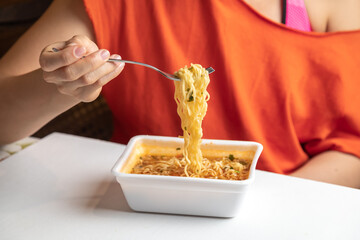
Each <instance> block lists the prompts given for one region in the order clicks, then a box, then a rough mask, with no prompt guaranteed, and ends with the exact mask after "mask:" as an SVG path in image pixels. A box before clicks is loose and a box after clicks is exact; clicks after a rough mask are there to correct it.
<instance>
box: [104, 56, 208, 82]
mask: <svg viewBox="0 0 360 240" xmlns="http://www.w3.org/2000/svg"><path fill="white" fill-rule="evenodd" d="M108 61H109V62H124V63H131V64H137V65H141V66H144V67H148V68H151V69H153V70H155V71H158V72H159V73H160V74H161V75H163V76H164V77H166V78H168V79H171V80H174V81H180V79H179V78H177V77H175V76H174V75H173V74H170V73H166V72H163V71H161V70H160V69H158V68H156V67H154V66H151V65H149V64H146V63H141V62H135V61H130V60H123V59H116V58H109V59H108ZM206 71H208V73H209V74H210V73H213V72H215V70H214V69H213V68H212V67H208V68H206Z"/></svg>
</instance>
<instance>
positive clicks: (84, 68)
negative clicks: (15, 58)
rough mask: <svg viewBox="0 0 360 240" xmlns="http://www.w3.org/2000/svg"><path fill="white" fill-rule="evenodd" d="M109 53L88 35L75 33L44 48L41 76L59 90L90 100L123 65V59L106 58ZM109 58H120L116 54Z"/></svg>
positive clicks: (116, 74) (41, 60) (119, 71)
mask: <svg viewBox="0 0 360 240" xmlns="http://www.w3.org/2000/svg"><path fill="white" fill-rule="evenodd" d="M109 57H110V53H109V51H108V50H105V49H100V50H99V48H98V47H97V45H96V44H95V43H94V42H93V41H91V40H90V39H89V38H87V37H86V36H83V35H78V36H74V37H73V38H71V39H70V40H68V41H66V42H57V43H53V44H50V45H49V46H47V47H46V48H44V49H43V51H42V52H41V55H40V66H41V68H42V70H43V78H44V80H45V81H46V82H48V83H53V84H55V85H56V86H57V89H58V91H59V92H60V93H62V94H65V95H69V96H72V97H74V98H76V99H77V100H79V101H83V102H91V101H93V100H95V99H96V98H97V97H98V96H99V94H100V92H101V89H102V87H103V86H104V85H105V84H106V83H108V82H109V81H110V80H112V79H114V78H115V77H116V76H118V75H119V74H120V73H121V71H122V70H123V68H124V63H118V62H107V60H108V59H109ZM111 58H118V59H121V57H120V56H119V55H112V56H111Z"/></svg>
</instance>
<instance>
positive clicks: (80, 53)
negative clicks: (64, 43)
mask: <svg viewBox="0 0 360 240" xmlns="http://www.w3.org/2000/svg"><path fill="white" fill-rule="evenodd" d="M74 52H75V56H76V57H78V58H81V57H82V56H83V55H84V54H85V52H86V49H85V48H84V47H77V48H75V51H74Z"/></svg>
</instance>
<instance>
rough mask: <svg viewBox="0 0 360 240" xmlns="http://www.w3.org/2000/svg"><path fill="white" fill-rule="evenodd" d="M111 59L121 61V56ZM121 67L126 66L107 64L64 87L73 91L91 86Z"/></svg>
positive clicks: (114, 56) (117, 63)
mask: <svg viewBox="0 0 360 240" xmlns="http://www.w3.org/2000/svg"><path fill="white" fill-rule="evenodd" d="M111 58H116V59H121V57H120V56H119V55H112V56H111ZM119 65H124V64H123V63H120V62H106V63H105V64H103V65H102V66H100V67H98V68H97V69H95V70H94V71H91V72H88V73H86V74H84V75H83V76H81V77H80V78H78V80H76V81H70V82H64V85H66V86H65V87H66V88H67V89H68V90H69V91H73V90H75V89H77V88H79V87H84V86H88V85H91V84H93V83H95V82H96V81H98V80H99V79H100V78H102V77H104V76H105V75H108V74H109V73H111V72H113V71H115V70H116V68H117V67H118V66H119Z"/></svg>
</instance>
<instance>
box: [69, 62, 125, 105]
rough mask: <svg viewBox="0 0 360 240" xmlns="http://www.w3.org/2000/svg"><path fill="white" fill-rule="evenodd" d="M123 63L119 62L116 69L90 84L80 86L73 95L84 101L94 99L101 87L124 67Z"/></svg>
mask: <svg viewBox="0 0 360 240" xmlns="http://www.w3.org/2000/svg"><path fill="white" fill-rule="evenodd" d="M124 66H125V65H124V64H120V65H118V66H117V67H116V69H115V70H114V71H112V72H110V73H108V74H107V75H105V76H103V77H102V78H100V79H99V80H98V81H96V82H95V83H93V84H92V85H89V86H86V87H80V88H78V89H76V90H75V92H74V93H75V96H76V98H78V99H79V100H81V101H84V102H91V101H93V100H95V99H96V97H97V96H98V95H96V93H97V94H99V93H100V91H101V89H102V87H103V86H104V85H105V84H107V83H108V82H110V81H111V80H112V79H114V78H116V77H117V76H118V75H119V74H120V73H121V72H122V70H123V69H124Z"/></svg>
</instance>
